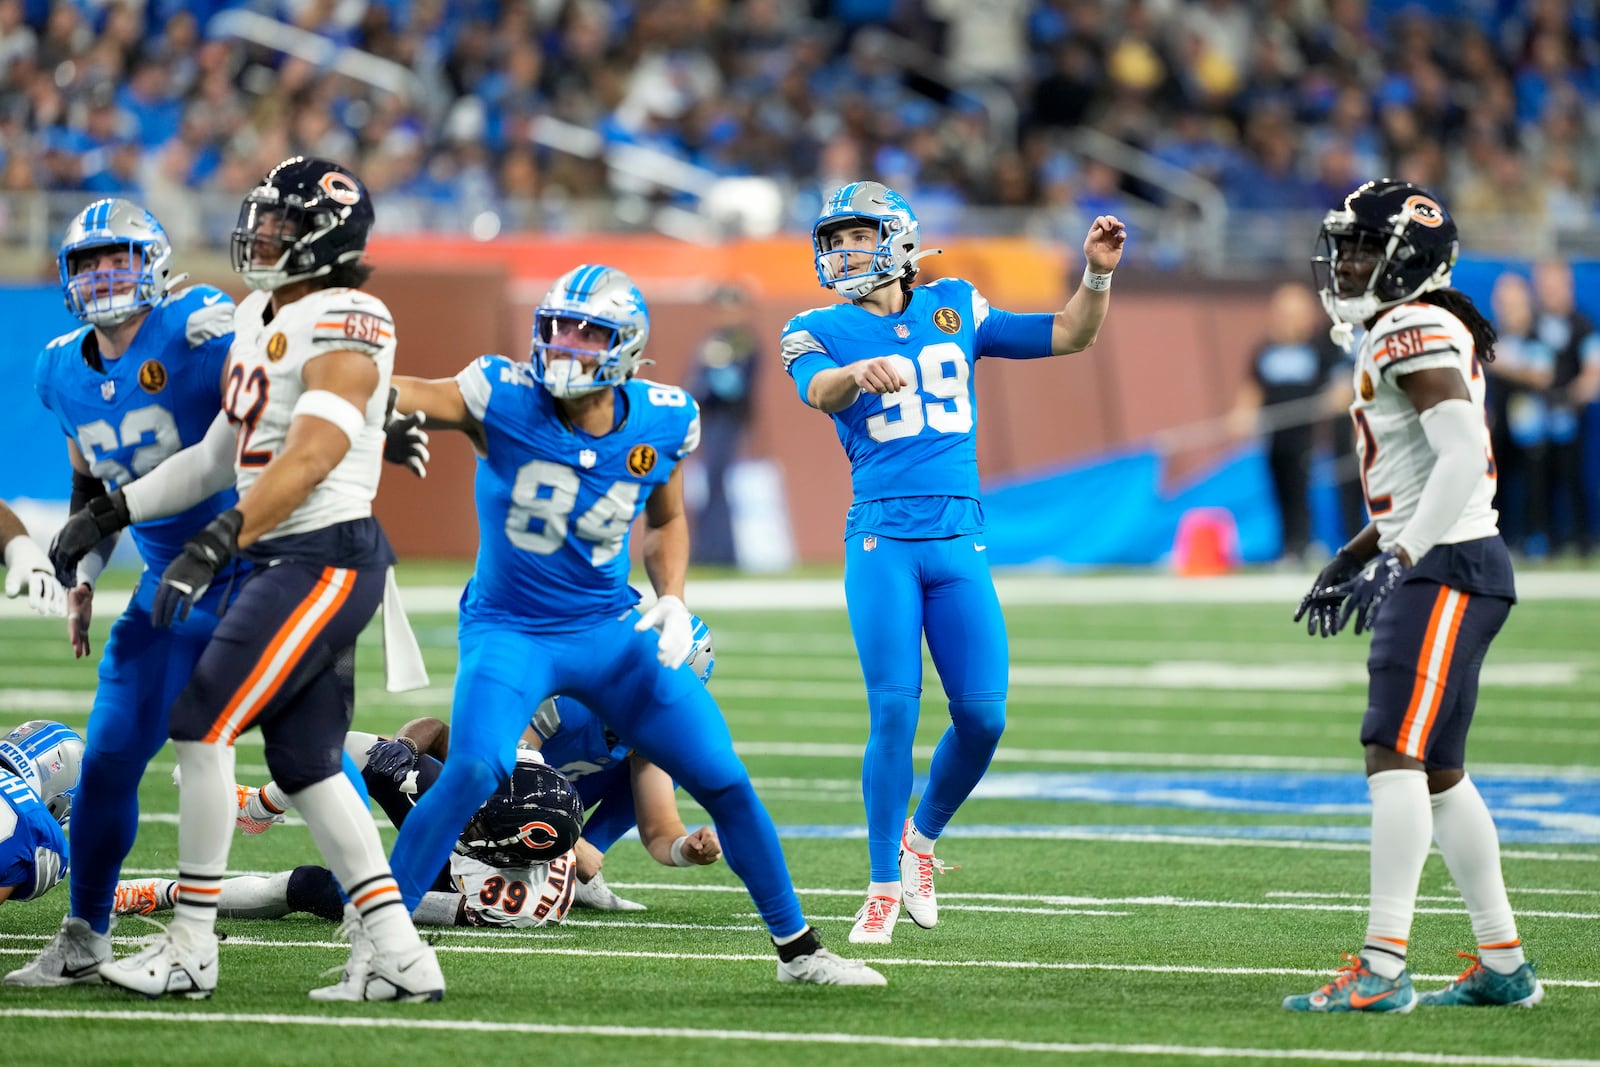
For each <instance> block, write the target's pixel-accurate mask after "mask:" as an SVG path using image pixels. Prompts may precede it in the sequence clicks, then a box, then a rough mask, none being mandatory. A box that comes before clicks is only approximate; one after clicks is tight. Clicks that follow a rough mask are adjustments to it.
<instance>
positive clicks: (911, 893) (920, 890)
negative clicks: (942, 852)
mask: <svg viewBox="0 0 1600 1067" xmlns="http://www.w3.org/2000/svg"><path fill="white" fill-rule="evenodd" d="M910 833H911V820H910V819H907V820H906V824H905V827H904V828H903V829H902V830H901V831H900V886H901V889H900V900H901V903H903V904H905V906H906V914H907V915H909V916H910V917H911V921H912V922H914V923H916V924H917V925H918V926H920V927H922V928H923V929H924V930H931V929H933V928H934V927H935V926H937V925H938V923H939V901H938V898H936V897H935V896H934V895H933V876H934V873H935V872H938V873H941V874H942V873H944V872H945V871H954V870H958V869H959V868H957V867H947V866H945V865H944V864H942V863H940V862H939V861H938V860H936V859H934V857H933V853H932V852H918V851H917V850H916V849H914V848H912V847H911V846H910V845H908V844H907V843H906V836H907V835H908V834H910Z"/></svg>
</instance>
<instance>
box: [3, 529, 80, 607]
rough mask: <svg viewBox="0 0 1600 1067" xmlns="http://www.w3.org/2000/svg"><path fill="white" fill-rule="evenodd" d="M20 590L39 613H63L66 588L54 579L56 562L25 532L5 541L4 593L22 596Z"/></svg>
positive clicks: (10, 595) (30, 605)
mask: <svg viewBox="0 0 1600 1067" xmlns="http://www.w3.org/2000/svg"><path fill="white" fill-rule="evenodd" d="M23 590H27V593H28V606H29V607H30V608H32V609H33V610H34V611H36V612H38V613H39V614H40V615H55V616H65V615H66V613H67V591H66V590H65V589H62V588H61V583H60V582H58V581H56V569H55V566H54V565H53V564H52V563H51V562H50V557H49V556H47V555H45V552H44V549H42V548H40V547H39V546H38V545H36V544H34V543H33V538H31V537H27V536H22V537H13V538H12V539H11V540H10V541H7V542H6V596H8V597H16V596H21V595H22V592H23Z"/></svg>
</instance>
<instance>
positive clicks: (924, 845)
mask: <svg viewBox="0 0 1600 1067" xmlns="http://www.w3.org/2000/svg"><path fill="white" fill-rule="evenodd" d="M937 840H939V839H938V838H937V837H929V836H928V835H927V834H925V833H923V832H922V831H921V830H918V829H917V822H916V820H915V819H913V820H911V825H910V827H908V828H907V830H906V836H905V843H906V847H908V848H910V849H911V851H913V852H920V853H922V854H923V855H924V856H931V855H933V844H934V842H935V841H937Z"/></svg>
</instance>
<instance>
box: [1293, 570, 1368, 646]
mask: <svg viewBox="0 0 1600 1067" xmlns="http://www.w3.org/2000/svg"><path fill="white" fill-rule="evenodd" d="M1360 573H1361V561H1360V560H1358V559H1356V557H1355V556H1354V555H1353V554H1352V553H1350V552H1346V551H1345V550H1344V549H1342V548H1341V549H1340V550H1339V551H1338V552H1336V553H1334V556H1333V559H1331V560H1329V561H1328V565H1327V566H1326V567H1324V568H1322V570H1321V571H1320V572H1318V574H1317V579H1316V581H1314V582H1312V583H1311V588H1310V589H1309V590H1308V591H1307V592H1306V595H1305V596H1303V597H1301V598H1300V607H1299V609H1298V610H1296V611H1295V613H1294V621H1295V622H1299V621H1300V620H1301V619H1305V620H1306V633H1308V634H1310V635H1311V636H1312V637H1317V636H1322V637H1332V636H1333V635H1334V634H1336V633H1338V632H1339V607H1340V605H1342V604H1343V603H1344V594H1343V593H1340V592H1336V589H1337V587H1338V586H1340V585H1342V584H1343V583H1345V582H1348V581H1349V580H1350V579H1351V578H1354V577H1355V576H1356V575H1358V574H1360Z"/></svg>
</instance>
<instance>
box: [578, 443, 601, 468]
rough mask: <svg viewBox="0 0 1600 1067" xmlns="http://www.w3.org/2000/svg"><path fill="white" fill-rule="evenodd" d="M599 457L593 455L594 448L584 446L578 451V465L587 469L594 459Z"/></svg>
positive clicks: (592, 464)
mask: <svg viewBox="0 0 1600 1067" xmlns="http://www.w3.org/2000/svg"><path fill="white" fill-rule="evenodd" d="M599 458H600V457H599V456H597V455H595V451H594V449H592V448H586V449H584V450H583V451H582V452H579V453H578V466H580V467H582V468H583V469H584V470H588V469H589V468H590V467H592V466H594V461H595V460H597V459H599Z"/></svg>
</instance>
